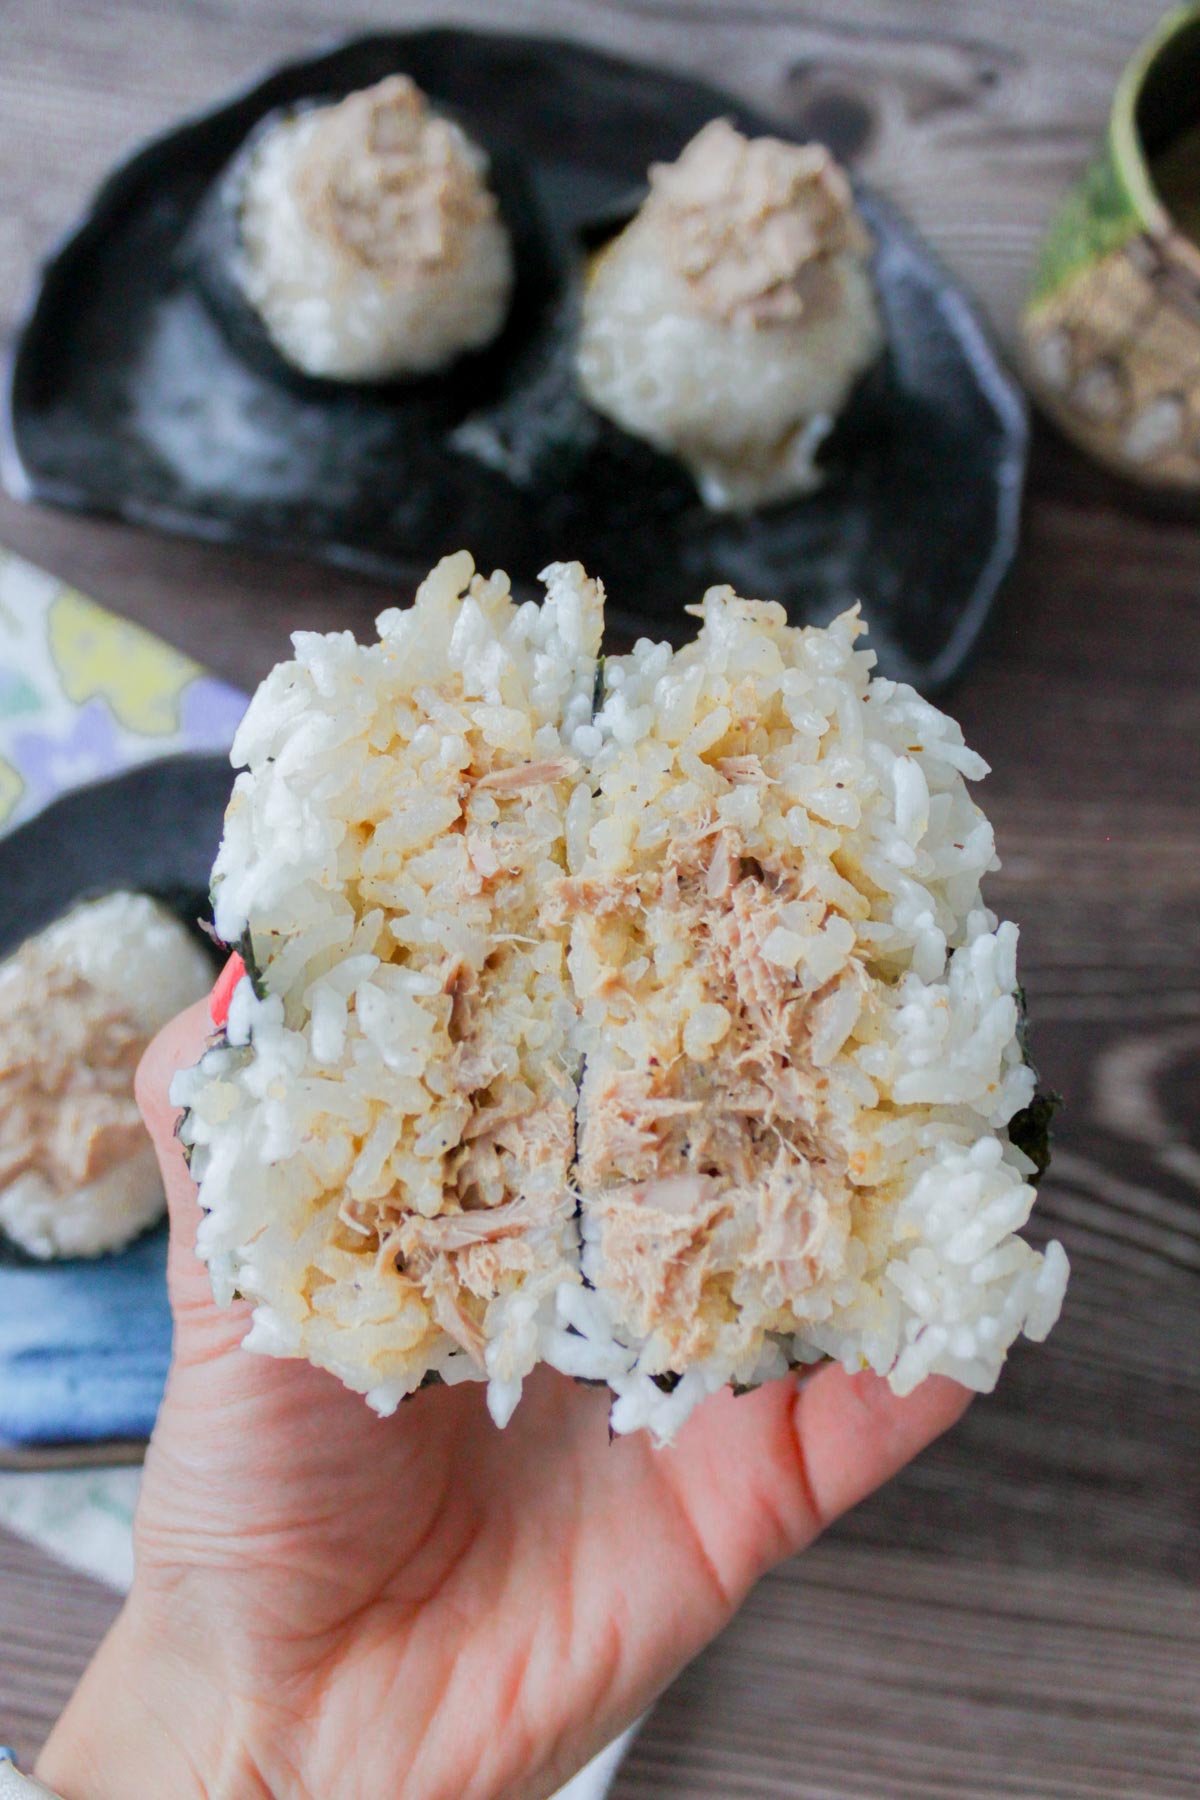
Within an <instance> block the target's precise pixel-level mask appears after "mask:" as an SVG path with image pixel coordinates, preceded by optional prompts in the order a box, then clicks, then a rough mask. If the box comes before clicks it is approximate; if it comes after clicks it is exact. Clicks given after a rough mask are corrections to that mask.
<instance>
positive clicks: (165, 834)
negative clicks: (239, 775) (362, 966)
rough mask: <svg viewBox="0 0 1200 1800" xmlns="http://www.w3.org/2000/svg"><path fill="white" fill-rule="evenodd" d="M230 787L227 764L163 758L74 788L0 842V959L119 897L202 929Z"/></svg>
mask: <svg viewBox="0 0 1200 1800" xmlns="http://www.w3.org/2000/svg"><path fill="white" fill-rule="evenodd" d="M232 788H233V770H232V768H231V767H230V763H229V758H228V756H204V755H192V756H188V755H182V756H164V757H162V758H160V759H159V760H158V761H157V762H145V763H136V764H134V766H133V767H132V768H129V769H123V770H122V771H121V773H120V774H119V775H112V776H109V777H107V778H106V779H105V780H103V781H95V782H90V783H88V784H87V785H86V786H85V787H79V788H73V789H72V790H71V791H70V792H69V793H66V794H62V795H60V796H59V798H58V799H57V800H52V801H51V802H50V804H49V806H46V807H44V808H43V809H42V811H41V812H40V813H37V814H35V815H34V817H33V818H32V819H28V820H26V822H25V824H23V825H18V826H17V828H16V830H15V831H10V832H9V833H8V834H7V835H6V836H4V837H0V957H3V956H9V955H11V954H12V952H13V951H14V950H18V949H19V948H20V946H21V945H22V944H23V943H24V942H25V941H26V939H27V938H30V937H32V936H33V935H34V934H35V933H36V932H39V931H43V930H45V928H46V926H48V925H52V924H53V923H54V921H55V919H59V918H61V917H62V916H63V914H64V913H67V912H69V911H70V910H71V908H72V907H73V906H77V905H78V904H79V903H80V902H81V901H83V900H93V899H98V898H99V897H100V896H101V895H103V894H111V893H115V892H117V891H118V890H119V889H125V890H127V891H129V892H131V893H137V894H152V895H153V896H154V898H155V899H156V900H161V901H162V902H163V903H164V904H165V905H167V906H169V907H170V908H171V910H172V911H173V912H174V913H176V914H177V915H178V917H179V918H181V919H182V920H183V922H184V923H185V924H186V925H189V926H191V927H192V928H194V929H196V930H202V929H203V923H205V922H207V921H209V920H210V919H211V916H212V915H211V909H210V906H209V899H208V881H209V875H210V873H211V870H212V865H213V861H214V859H215V857H216V854H217V847H218V845H219V844H220V842H221V830H222V825H223V822H224V817H225V808H226V806H227V805H228V804H229V795H230V792H231V790H232ZM205 941H207V939H206V940H205ZM210 947H211V946H210ZM147 979H148V980H149V981H153V979H154V971H153V970H152V969H151V970H148V971H147Z"/></svg>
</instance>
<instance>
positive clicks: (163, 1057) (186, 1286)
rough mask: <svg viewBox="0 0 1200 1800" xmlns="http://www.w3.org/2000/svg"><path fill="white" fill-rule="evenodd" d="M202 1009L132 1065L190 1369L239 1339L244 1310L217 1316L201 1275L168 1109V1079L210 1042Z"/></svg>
mask: <svg viewBox="0 0 1200 1800" xmlns="http://www.w3.org/2000/svg"><path fill="white" fill-rule="evenodd" d="M212 1029H213V1027H212V1020H211V1018H210V1017H209V1003H208V1001H207V1000H201V1001H198V1002H197V1003H196V1005H195V1006H190V1007H189V1008H188V1010H187V1011H186V1012H182V1013H180V1014H179V1016H178V1017H177V1018H175V1019H172V1020H171V1022H170V1024H169V1025H165V1026H164V1027H163V1029H162V1030H161V1031H160V1032H159V1034H158V1036H157V1037H156V1038H155V1039H154V1040H153V1042H152V1043H150V1044H149V1045H148V1046H147V1049H146V1052H145V1055H144V1056H143V1057H142V1060H141V1062H140V1063H139V1064H138V1071H137V1076H136V1079H135V1083H134V1086H135V1091H136V1094H137V1102H138V1106H139V1107H140V1109H141V1114H142V1118H143V1119H144V1120H145V1122H146V1129H147V1131H148V1132H149V1133H150V1138H151V1141H152V1142H153V1144H154V1149H155V1153H156V1155H157V1157H158V1166H159V1169H160V1170H161V1172H162V1180H163V1187H164V1188H165V1190H166V1195H167V1208H168V1211H169V1214H170V1219H171V1243H170V1249H169V1252H168V1256H167V1282H168V1286H169V1289H170V1294H171V1310H172V1313H173V1314H174V1318H175V1357H176V1360H177V1361H183V1362H186V1361H192V1360H200V1359H203V1358H206V1357H207V1356H210V1355H214V1354H219V1353H221V1352H222V1351H224V1350H226V1349H229V1348H231V1347H232V1346H233V1345H234V1344H237V1343H239V1342H240V1341H241V1339H242V1338H243V1337H244V1336H245V1333H246V1326H247V1321H248V1318H249V1308H248V1307H247V1306H246V1305H244V1304H241V1303H239V1304H237V1305H235V1306H233V1307H230V1308H225V1309H222V1308H219V1307H218V1306H217V1304H216V1302H215V1301H214V1299H213V1296H212V1288H211V1285H210V1283H209V1279H208V1271H207V1270H206V1269H205V1267H204V1265H203V1263H202V1262H201V1261H200V1259H199V1257H198V1256H197V1255H196V1232H197V1230H198V1228H199V1225H200V1219H201V1216H202V1215H201V1211H200V1206H199V1203H198V1202H197V1199H196V1184H195V1182H194V1181H193V1180H192V1177H191V1174H190V1173H189V1170H188V1166H187V1162H186V1159H185V1157H184V1153H183V1145H182V1144H181V1143H180V1142H179V1139H178V1137H177V1136H176V1130H177V1127H178V1123H179V1117H180V1109H179V1108H178V1107H177V1106H173V1105H172V1104H171V1099H170V1087H171V1082H172V1079H173V1078H174V1076H175V1074H176V1073H177V1071H178V1070H180V1069H189V1068H191V1067H192V1066H193V1065H194V1064H195V1063H197V1062H199V1060H200V1058H201V1057H202V1056H203V1055H204V1052H205V1049H206V1048H207V1046H208V1042H209V1039H210V1038H211V1036H212Z"/></svg>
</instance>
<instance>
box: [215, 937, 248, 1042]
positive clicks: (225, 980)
mask: <svg viewBox="0 0 1200 1800" xmlns="http://www.w3.org/2000/svg"><path fill="white" fill-rule="evenodd" d="M245 973H246V965H245V963H244V962H243V961H242V959H241V957H240V956H239V955H238V953H237V951H236V950H235V951H234V953H233V955H232V956H231V957H230V959H229V961H228V962H227V963H226V964H225V967H224V968H223V969H222V970H221V973H220V974H219V975H218V976H217V983H216V986H215V987H214V988H213V991H212V993H211V994H210V995H209V997H208V1016H209V1018H210V1019H211V1020H212V1022H213V1024H214V1025H215V1026H216V1027H217V1030H218V1031H219V1030H220V1029H221V1027H222V1026H223V1025H224V1023H225V1021H226V1019H227V1018H228V1017H229V1002H230V1001H231V1000H232V999H233V990H234V988H235V987H236V986H237V984H238V982H239V981H240V980H241V979H242V976H243V975H244V974H245Z"/></svg>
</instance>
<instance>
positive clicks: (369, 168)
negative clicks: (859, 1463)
mask: <svg viewBox="0 0 1200 1800" xmlns="http://www.w3.org/2000/svg"><path fill="white" fill-rule="evenodd" d="M487 177H488V159H487V157H486V155H485V154H484V152H483V151H482V150H481V149H480V148H479V146H478V145H477V144H475V143H473V142H472V141H471V139H470V138H468V137H467V135H466V133H465V132H463V131H462V129H461V128H460V127H459V126H458V125H456V124H454V123H453V122H452V121H451V120H450V119H446V118H443V117H442V116H441V115H440V114H438V113H437V112H434V111H433V110H432V109H431V108H430V106H429V104H428V101H427V100H426V98H425V96H424V95H423V94H422V93H421V91H420V89H419V88H418V87H417V86H416V84H415V83H414V82H413V81H411V80H409V78H408V77H407V76H406V75H393V76H389V77H388V79H387V80H386V81H381V82H379V83H378V84H377V86H375V87H371V88H366V89H364V90H363V91H362V92H360V93H356V94H351V95H350V96H349V97H348V98H347V99H345V100H343V101H341V102H340V103H338V104H337V105H335V106H319V107H313V108H311V109H309V110H307V111H304V112H300V113H297V114H295V115H293V116H291V117H289V118H284V119H282V120H281V121H280V122H279V123H278V124H276V125H275V126H273V127H272V128H271V129H270V130H268V131H267V132H266V133H265V135H264V136H263V138H262V141H261V142H260V143H259V144H258V145H257V146H256V147H255V148H254V150H253V152H252V154H251V156H250V158H249V160H248V164H247V167H246V169H245V171H244V173H243V175H242V178H241V183H240V194H239V196H238V205H239V242H240V253H239V256H238V260H237V267H236V269H235V271H234V273H235V279H236V281H237V284H238V286H239V288H240V289H241V292H242V294H243V297H244V298H245V299H246V300H247V301H248V302H249V304H250V305H251V306H252V307H253V308H254V309H255V311H256V312H257V313H258V314H259V316H260V317H261V319H262V321H263V323H264V325H265V326H266V328H267V331H268V333H269V335H270V337H271V340H272V342H273V344H274V346H275V348H276V349H277V350H278V352H279V354H280V355H281V356H283V357H284V358H285V359H286V361H288V362H289V363H291V364H293V365H294V367H296V368H297V369H300V370H301V371H302V372H303V373H304V374H306V375H314V376H322V377H325V378H328V379H331V380H336V381H381V380H389V379H392V378H393V377H398V376H415V375H428V374H433V373H435V372H436V371H437V370H440V369H444V368H446V367H447V365H448V364H450V363H451V362H453V361H454V359H455V358H456V357H457V356H459V355H461V354H462V352H463V351H466V350H474V349H479V348H480V347H482V346H483V345H484V344H487V343H489V342H490V341H491V340H492V339H493V338H494V337H495V336H496V335H497V334H498V332H499V331H500V329H501V327H502V326H503V324H504V320H505V318H506V316H507V313H508V306H509V301H510V299H511V295H512V287H513V252H512V244H511V241H510V238H509V234H508V231H507V229H506V227H505V225H504V222H503V220H502V219H501V217H500V209H499V205H498V203H497V200H496V196H495V194H494V193H493V192H492V191H491V189H490V187H489V186H488V180H487Z"/></svg>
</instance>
